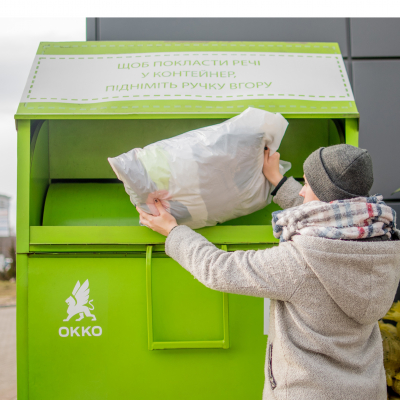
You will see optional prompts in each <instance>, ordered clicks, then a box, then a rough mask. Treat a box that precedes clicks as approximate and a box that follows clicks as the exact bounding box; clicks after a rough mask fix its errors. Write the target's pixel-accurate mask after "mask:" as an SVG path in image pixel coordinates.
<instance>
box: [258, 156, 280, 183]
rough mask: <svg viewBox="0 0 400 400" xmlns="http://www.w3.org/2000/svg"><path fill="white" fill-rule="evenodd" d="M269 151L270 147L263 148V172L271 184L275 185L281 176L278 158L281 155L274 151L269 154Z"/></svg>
mask: <svg viewBox="0 0 400 400" xmlns="http://www.w3.org/2000/svg"><path fill="white" fill-rule="evenodd" d="M269 153H270V149H267V150H264V165H263V174H264V176H265V177H266V178H267V179H268V180H269V181H270V182H271V184H272V185H274V186H276V185H277V184H278V183H279V182H280V181H281V179H282V178H283V175H282V174H281V173H280V172H279V159H280V157H281V155H280V154H279V153H278V152H275V153H274V154H272V156H270V155H269Z"/></svg>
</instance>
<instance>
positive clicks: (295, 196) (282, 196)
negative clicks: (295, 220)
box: [274, 177, 304, 209]
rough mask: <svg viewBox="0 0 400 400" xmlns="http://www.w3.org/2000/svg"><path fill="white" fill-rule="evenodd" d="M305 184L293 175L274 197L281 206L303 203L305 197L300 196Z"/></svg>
mask: <svg viewBox="0 0 400 400" xmlns="http://www.w3.org/2000/svg"><path fill="white" fill-rule="evenodd" d="M302 187H303V186H302V185H301V184H300V183H299V182H297V181H296V180H295V179H294V178H293V177H290V178H289V179H288V180H287V181H286V182H285V183H284V184H283V185H282V186H281V187H280V188H279V190H278V193H277V194H276V196H275V197H274V203H276V204H278V206H279V207H281V208H283V209H286V208H291V207H296V206H299V205H300V204H303V200H304V198H303V197H301V196H299V192H300V190H301V188H302Z"/></svg>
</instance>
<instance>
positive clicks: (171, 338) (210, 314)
mask: <svg viewBox="0 0 400 400" xmlns="http://www.w3.org/2000/svg"><path fill="white" fill-rule="evenodd" d="M223 250H225V251H226V250H227V248H226V246H223ZM187 275H190V274H189V273H188V272H187V271H185V270H184V269H183V268H182V267H181V266H180V265H179V264H178V263H177V262H176V261H174V260H172V259H161V258H159V259H155V258H152V246H148V247H147V252H146V287H147V293H146V296H147V330H148V346H149V350H163V349H180V348H182V349H188V348H192V349H194V348H198V349H207V348H223V349H227V348H229V322H228V318H229V317H228V312H229V308H228V294H227V293H222V296H221V293H218V292H216V291H213V290H210V289H207V288H206V287H205V286H203V285H201V284H199V283H198V282H196V281H194V280H192V279H190V280H188V281H187V283H186V284H185V285H184V286H183V285H181V284H180V283H176V282H180V281H181V280H182V279H185V276H187ZM167 281H171V285H166V284H165V283H166V282H167ZM188 307H190V308H191V311H190V312H187V309H188Z"/></svg>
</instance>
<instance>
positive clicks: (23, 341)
mask: <svg viewBox="0 0 400 400" xmlns="http://www.w3.org/2000/svg"><path fill="white" fill-rule="evenodd" d="M17 264H18V269H17V377H18V379H17V394H18V399H19V400H25V399H28V398H29V383H28V381H29V366H28V359H29V358H28V337H29V335H28V333H29V330H28V255H26V254H18V255H17Z"/></svg>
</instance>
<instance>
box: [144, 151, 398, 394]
mask: <svg viewBox="0 0 400 400" xmlns="http://www.w3.org/2000/svg"><path fill="white" fill-rule="evenodd" d="M278 165H279V153H275V154H273V155H271V156H270V155H269V151H268V150H266V151H265V158H264V166H263V173H264V175H265V177H266V178H267V179H268V180H270V182H271V183H272V184H273V185H274V186H275V190H274V192H273V194H274V195H275V197H274V201H275V202H276V203H277V204H278V205H279V206H280V207H281V208H282V209H283V210H282V211H276V212H274V213H273V221H272V223H273V231H274V235H275V236H276V237H279V239H280V242H279V245H278V246H274V247H273V248H269V249H266V250H258V251H254V250H249V251H234V252H225V251H222V250H219V249H218V248H217V247H215V246H214V245H213V244H212V243H210V242H209V241H208V240H206V239H205V238H204V237H203V236H201V235H200V234H198V233H196V232H194V231H192V230H191V229H190V228H188V227H187V226H181V225H179V226H178V224H177V222H176V220H175V218H174V217H173V216H172V215H170V214H169V213H168V212H167V211H166V210H165V209H164V208H163V207H162V206H161V203H160V201H158V202H157V203H156V206H157V208H158V210H159V213H160V215H159V216H151V215H149V214H146V213H145V212H143V211H141V210H140V209H138V211H139V213H140V221H141V222H142V223H143V224H144V225H146V226H148V227H149V228H151V229H153V230H155V231H157V232H159V233H161V234H163V235H166V236H167V239H166V242H165V252H166V253H167V254H168V255H169V256H170V257H172V258H173V259H174V260H176V261H177V262H178V263H179V264H180V265H181V266H182V267H184V268H185V269H187V270H188V271H189V272H190V273H191V274H192V275H193V276H194V277H195V278H196V279H198V280H199V281H200V282H202V283H203V284H204V285H205V286H207V287H209V288H211V289H214V290H219V291H222V292H228V293H237V294H244V295H248V296H258V297H266V298H270V299H271V309H270V332H269V336H268V343H267V356H266V365H265V376H266V379H265V385H264V392H263V399H267V400H273V399H279V400H280V399H295V400H303V399H307V400H314V399H315V400H339V399H340V400H344V399H345V400H358V399H359V400H365V399H369V400H372V399H374V400H375V399H376V400H386V398H387V390H386V379H385V370H384V366H383V349H382V339H381V335H380V331H379V326H378V320H379V319H380V318H382V317H383V316H384V315H385V314H386V312H387V311H388V310H389V308H390V306H391V304H392V302H393V299H394V296H395V293H396V289H397V286H398V282H399V276H400V275H399V273H400V240H399V237H400V236H399V234H400V231H398V230H397V229H396V225H395V217H396V215H395V212H394V211H393V210H392V209H391V208H390V207H388V206H387V205H386V204H385V203H384V202H383V201H382V197H381V196H378V195H377V196H370V195H369V191H370V189H371V187H372V183H373V175H372V161H371V157H370V155H369V154H368V152H367V151H366V150H363V149H359V148H357V147H353V146H350V145H345V144H341V145H335V146H330V147H326V148H320V149H318V150H316V151H314V152H313V153H312V154H311V155H310V156H309V157H308V158H307V159H306V161H305V162H304V165H303V169H304V180H305V185H304V186H302V185H301V184H300V183H298V182H297V181H296V180H294V179H293V177H290V178H289V179H286V178H284V177H282V175H280V173H279V168H278Z"/></svg>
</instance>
